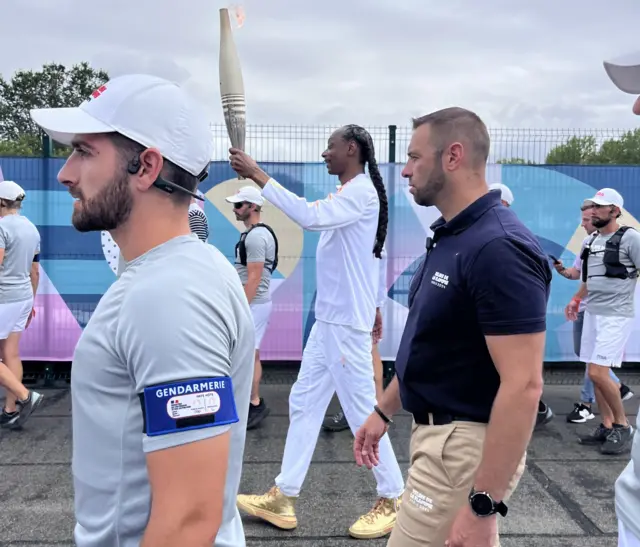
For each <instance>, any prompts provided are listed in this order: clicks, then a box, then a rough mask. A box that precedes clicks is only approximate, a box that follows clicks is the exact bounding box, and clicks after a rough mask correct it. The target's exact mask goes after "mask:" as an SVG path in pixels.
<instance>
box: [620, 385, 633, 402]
mask: <svg viewBox="0 0 640 547" xmlns="http://www.w3.org/2000/svg"><path fill="white" fill-rule="evenodd" d="M633 396H634V393H633V391H631V389H629V386H625V385H624V384H622V383H621V384H620V397H622V400H623V401H628V400H629V399H631V397H633Z"/></svg>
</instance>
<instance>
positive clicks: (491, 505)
mask: <svg viewBox="0 0 640 547" xmlns="http://www.w3.org/2000/svg"><path fill="white" fill-rule="evenodd" d="M469 504H470V505H471V510H472V511H473V512H474V513H475V515H476V516H478V517H490V516H491V515H495V514H496V513H498V514H499V515H502V516H503V517H506V516H507V506H506V505H505V504H504V503H503V502H501V501H499V502H497V503H496V502H495V501H493V498H492V497H491V496H490V495H489V494H488V493H487V492H476V491H475V489H473V488H472V489H471V493H470V494H469Z"/></svg>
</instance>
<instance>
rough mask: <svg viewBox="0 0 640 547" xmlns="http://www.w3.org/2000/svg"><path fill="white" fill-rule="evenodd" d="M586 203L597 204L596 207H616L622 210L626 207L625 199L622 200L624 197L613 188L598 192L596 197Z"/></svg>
mask: <svg viewBox="0 0 640 547" xmlns="http://www.w3.org/2000/svg"><path fill="white" fill-rule="evenodd" d="M586 201H587V202H591V203H595V204H596V205H615V206H616V207H619V208H620V209H622V207H623V206H624V199H622V196H621V195H620V194H619V193H618V192H616V191H615V190H614V189H613V188H603V189H602V190H598V191H597V192H596V195H595V196H593V197H592V198H589V199H588V200H586Z"/></svg>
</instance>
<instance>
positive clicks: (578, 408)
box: [567, 403, 595, 424]
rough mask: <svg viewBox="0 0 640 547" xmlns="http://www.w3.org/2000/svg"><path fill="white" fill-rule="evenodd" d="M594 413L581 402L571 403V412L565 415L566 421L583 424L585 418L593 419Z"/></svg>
mask: <svg viewBox="0 0 640 547" xmlns="http://www.w3.org/2000/svg"><path fill="white" fill-rule="evenodd" d="M594 418H595V415H594V414H593V412H591V408H590V407H588V406H587V405H585V404H582V403H576V404H575V405H573V410H572V411H571V414H569V415H568V416H567V422H569V423H571V424H583V423H585V422H586V421H587V420H593V419H594Z"/></svg>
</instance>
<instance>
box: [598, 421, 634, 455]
mask: <svg viewBox="0 0 640 547" xmlns="http://www.w3.org/2000/svg"><path fill="white" fill-rule="evenodd" d="M632 441H633V428H632V427H631V426H630V425H627V426H622V425H618V424H613V429H612V430H611V432H610V433H609V435H608V436H607V440H606V441H604V443H603V444H602V447H601V448H600V452H602V453H603V454H622V453H623V452H627V451H630V450H631V442H632Z"/></svg>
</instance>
